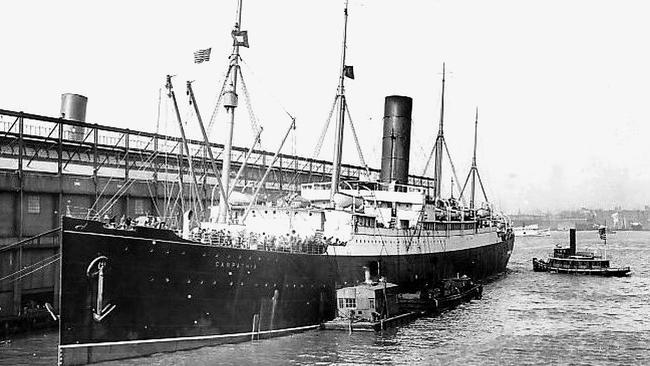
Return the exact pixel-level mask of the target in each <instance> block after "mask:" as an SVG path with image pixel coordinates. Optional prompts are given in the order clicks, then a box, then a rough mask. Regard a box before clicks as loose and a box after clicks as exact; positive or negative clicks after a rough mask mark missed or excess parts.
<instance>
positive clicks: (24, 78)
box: [0, 0, 650, 213]
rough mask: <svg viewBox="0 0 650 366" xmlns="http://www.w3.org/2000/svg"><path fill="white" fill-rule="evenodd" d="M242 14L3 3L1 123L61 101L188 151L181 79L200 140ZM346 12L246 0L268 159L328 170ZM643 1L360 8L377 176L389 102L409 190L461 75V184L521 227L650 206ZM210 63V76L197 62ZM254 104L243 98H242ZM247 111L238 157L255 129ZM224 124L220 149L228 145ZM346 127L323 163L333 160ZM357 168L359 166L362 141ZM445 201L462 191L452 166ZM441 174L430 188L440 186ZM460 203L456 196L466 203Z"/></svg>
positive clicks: (195, 8)
mask: <svg viewBox="0 0 650 366" xmlns="http://www.w3.org/2000/svg"><path fill="white" fill-rule="evenodd" d="M236 5H237V3H236V1H235V0H220V1H184V2H174V1H156V2H133V1H121V0H116V1H111V2H89V1H67V0H63V1H57V2H51V1H29V0H28V1H5V2H0V14H2V15H1V20H0V34H1V35H2V37H1V38H0V45H1V46H2V48H1V49H2V57H1V58H0V108H2V109H10V110H22V111H25V112H29V113H35V114H43V115H48V116H57V117H58V115H59V108H60V95H61V94H62V93H78V94H82V95H85V96H87V97H88V98H89V101H88V111H87V122H91V123H99V124H105V125H111V126H116V127H125V128H131V129H135V130H146V131H155V130H156V128H158V131H159V132H160V133H164V134H172V135H177V134H178V131H177V127H175V120H174V115H173V111H172V109H171V104H170V103H169V100H168V98H166V96H165V93H164V90H163V92H162V97H161V99H160V106H161V107H160V108H159V107H158V102H159V95H160V94H159V93H160V89H161V88H163V87H164V81H165V75H167V74H171V75H176V76H175V77H174V79H173V80H174V83H175V90H176V94H177V97H178V99H179V104H180V108H181V114H182V116H183V119H184V120H185V121H186V123H187V125H188V126H189V127H188V130H190V133H189V134H190V135H191V136H192V137H197V138H198V137H199V131H198V128H196V127H195V126H196V124H195V122H194V121H195V120H194V116H193V114H192V112H191V109H190V108H189V105H188V103H187V97H186V95H185V82H186V81H187V80H194V84H193V85H194V89H195V93H196V97H197V102H198V105H199V107H200V109H201V114H202V116H203V119H204V120H209V117H210V116H211V115H212V113H213V110H214V106H215V102H216V98H217V95H218V93H219V90H220V88H221V84H222V83H223V78H224V74H225V71H226V68H227V64H228V56H229V55H230V53H231V51H232V47H231V46H232V38H231V36H230V31H231V30H232V27H233V24H234V21H235V11H236ZM343 5H344V1H343V0H341V1H338V0H337V1H332V0H327V1H324V0H323V1H304V0H302V1H299V0H276V1H265V0H244V4H243V14H242V17H243V20H242V28H243V29H245V30H248V32H249V42H250V46H251V47H250V48H248V49H242V51H241V55H242V59H243V60H244V63H243V64H242V72H243V75H244V80H245V82H246V85H247V89H248V92H249V95H250V104H251V106H252V107H251V108H252V110H253V111H254V115H255V116H257V119H258V120H259V124H260V125H262V126H263V127H264V133H263V135H262V148H264V149H265V150H269V151H275V150H276V149H277V148H278V146H279V144H280V141H281V138H282V135H283V134H284V133H285V131H286V128H287V127H288V126H289V124H290V118H289V117H288V114H290V115H292V116H294V117H295V118H296V123H297V128H296V130H295V131H294V132H293V133H292V135H290V138H289V140H288V142H287V143H286V144H285V146H284V148H283V152H284V153H290V154H291V153H296V154H299V155H303V156H309V157H311V156H313V154H314V146H316V144H317V141H318V138H319V136H320V132H321V130H322V128H323V126H324V123H325V121H326V119H327V116H328V112H329V110H330V107H331V105H332V102H333V100H334V97H335V95H336V87H337V83H338V74H339V68H340V57H341V42H342V33H343ZM647 10H648V5H647V4H646V3H645V2H643V1H634V0H631V1H624V2H621V1H571V2H567V1H559V0H549V1H507V0H495V1H415V0H403V1H399V2H397V1H388V0H385V1H384V0H350V4H349V21H348V43H347V46H348V47H347V60H346V63H347V64H348V65H353V66H354V71H355V79H354V80H350V79H347V80H346V96H347V101H348V105H349V108H350V112H351V116H352V121H353V123H354V126H355V128H356V130H357V132H358V134H359V140H360V145H361V149H362V151H363V154H364V157H365V160H366V161H367V162H368V164H369V165H370V166H371V167H379V166H380V157H381V147H380V146H381V144H380V141H381V125H382V117H383V103H384V97H385V96H388V95H406V96H410V97H412V98H413V100H414V101H413V130H412V143H411V169H410V170H411V174H417V175H422V174H423V168H424V165H425V162H426V158H427V156H428V155H429V153H430V152H431V149H432V147H433V144H434V140H435V137H436V134H437V128H438V120H439V116H440V87H441V77H442V75H441V71H442V64H443V63H445V64H446V69H447V83H446V90H445V116H444V123H445V138H446V141H447V144H448V146H449V150H450V153H451V155H452V159H453V163H454V166H455V168H456V170H457V173H458V176H459V179H461V180H463V181H464V179H465V176H466V175H467V172H468V169H469V167H470V164H471V154H472V146H473V128H474V114H475V109H476V108H477V107H478V108H479V125H478V129H479V135H478V136H479V138H478V140H479V141H478V152H477V154H478V157H477V161H478V168H479V172H480V174H481V177H482V180H483V182H484V184H485V186H486V189H487V194H488V198H489V199H490V201H491V202H493V203H494V204H496V205H497V206H498V207H500V208H501V209H503V210H504V211H506V212H510V213H516V212H527V213H528V212H546V211H557V210H563V209H573V208H580V207H590V208H603V209H610V208H613V207H616V206H622V207H625V208H633V209H637V208H643V207H644V206H645V205H650V189H649V187H650V159H649V157H648V156H649V155H650V144H648V140H649V138H650V123H648V122H650V121H649V120H650V118H649V117H648V116H649V112H648V107H647V105H648V101H650V68H649V67H648V65H650V52H648V47H647V35H648V34H650V22H648V21H647V19H646V18H647V14H648V11H647ZM208 47H211V48H212V58H211V60H210V62H207V63H203V64H198V65H197V64H194V63H193V59H192V53H193V51H195V50H197V49H202V48H208ZM240 94H241V93H240ZM247 110H248V108H247V107H246V103H244V100H243V98H241V96H240V107H239V108H238V114H237V120H236V130H235V136H234V143H235V144H236V145H239V146H248V145H249V144H250V141H251V139H252V133H253V132H252V128H251V122H250V117H249V113H248V112H247ZM226 121H227V118H226V115H225V113H224V111H223V109H222V108H219V109H218V110H217V114H216V119H215V123H214V128H213V129H212V130H211V133H210V136H211V139H212V140H213V141H214V142H218V143H223V142H224V135H225V132H224V131H225V124H226ZM334 124H335V122H334V120H332V122H331V124H330V127H329V129H328V134H327V135H326V138H325V141H324V144H323V148H322V150H321V152H320V154H319V155H318V158H321V159H326V160H331V159H332V151H333V149H332V148H333V130H334ZM344 139H345V141H344V144H345V147H344V157H343V161H344V162H348V163H352V164H358V163H359V161H360V160H359V157H358V154H357V150H356V148H355V145H354V143H353V139H352V135H351V134H350V130H349V129H347V130H346V135H345V138H344ZM446 164H447V165H445V167H444V168H443V174H444V175H445V178H444V179H445V181H444V184H443V186H444V188H443V189H444V190H445V191H447V192H448V191H450V187H449V186H450V182H449V180H450V175H449V172H450V167H449V165H448V163H446ZM432 174H433V169H429V171H427V172H426V175H432ZM455 194H458V192H457V191H456V192H455Z"/></svg>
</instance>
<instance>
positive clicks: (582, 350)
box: [0, 232, 650, 366]
mask: <svg viewBox="0 0 650 366" xmlns="http://www.w3.org/2000/svg"><path fill="white" fill-rule="evenodd" d="M577 235H578V241H579V242H580V243H581V246H584V247H589V246H597V245H600V242H599V240H600V239H598V236H597V235H594V232H578V234H577ZM563 240H566V233H562V232H553V233H552V237H551V238H543V237H541V238H535V237H533V238H524V239H521V240H519V242H518V244H517V249H516V250H515V251H514V252H513V254H512V257H511V260H510V263H509V265H508V267H509V272H508V274H507V275H506V276H504V277H502V278H500V279H499V280H497V281H494V282H492V283H489V284H487V285H486V286H485V287H484V291H483V298H482V300H480V301H472V302H471V303H468V304H464V305H461V306H460V307H458V308H456V309H454V310H451V311H447V312H445V313H443V314H442V315H440V316H437V317H430V318H421V319H418V320H416V321H414V322H412V323H410V324H407V325H405V326H402V327H400V328H397V329H393V330H388V331H385V332H379V333H352V335H348V334H347V333H346V332H326V331H309V332H305V333H301V334H295V335H293V336H286V337H280V338H273V339H266V340H261V341H255V342H245V343H240V344H224V345H220V346H216V347H206V348H201V349H197V350H189V351H179V352H175V353H165V354H156V355H153V356H151V357H142V358H135V359H130V360H119V361H111V362H106V363H100V364H98V365H104V366H116V365H199V366H201V365H205V366H207V365H216V364H225V365H228V364H233V365H243V364H264V365H267V364H273V365H275V364H304V365H307V364H314V363H322V364H332V363H336V364H353V363H354V364H357V363H358V364H382V363H383V364H402V365H407V364H434V365H435V364H440V365H448V364H456V365H467V364H469V365H478V364H480V365H519V364H523V363H526V364H566V363H583V364H627V365H629V364H639V365H647V364H650V269H649V268H648V267H647V266H645V265H644V264H645V263H644V261H645V259H644V258H648V257H650V246H648V245H647V244H646V243H647V242H648V241H650V233H648V232H621V233H619V234H618V235H617V238H616V239H615V240H611V242H610V241H608V251H609V253H610V254H611V255H612V257H614V258H616V262H617V263H618V262H619V261H620V263H626V264H629V265H630V266H632V267H633V268H635V272H634V274H633V275H632V276H631V277H627V278H602V277H590V276H549V275H548V274H546V273H536V272H533V271H532V269H531V267H530V258H532V257H535V256H537V257H541V256H543V255H544V254H546V253H547V251H548V248H549V246H551V245H552V244H553V243H555V242H558V241H563ZM56 342H57V339H56V334H55V333H49V334H48V336H47V337H44V336H43V334H37V335H33V336H31V337H29V338H23V339H15V340H13V342H12V343H11V344H9V345H0V365H3V366H5V365H52V364H54V363H55V361H56ZM34 354H36V355H34Z"/></svg>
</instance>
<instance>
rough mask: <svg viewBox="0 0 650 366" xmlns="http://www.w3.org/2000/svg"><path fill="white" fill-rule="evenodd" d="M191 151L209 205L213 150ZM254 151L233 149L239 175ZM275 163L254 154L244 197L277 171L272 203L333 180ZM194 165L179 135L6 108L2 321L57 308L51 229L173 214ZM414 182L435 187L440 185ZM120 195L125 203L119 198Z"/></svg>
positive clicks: (298, 162)
mask: <svg viewBox="0 0 650 366" xmlns="http://www.w3.org/2000/svg"><path fill="white" fill-rule="evenodd" d="M187 143H188V146H189V150H190V151H191V152H192V157H191V164H192V167H193V171H194V172H195V173H196V174H198V181H199V185H200V186H201V187H200V189H201V190H202V195H201V196H202V197H203V201H204V202H203V206H208V205H210V201H211V198H212V196H213V194H212V192H213V191H214V190H215V189H214V188H215V184H216V182H217V179H216V176H215V175H214V173H213V169H212V167H211V166H210V161H209V159H208V156H207V155H208V154H207V150H206V149H205V148H204V146H205V145H204V142H203V141H198V140H191V139H190V140H188V141H187ZM211 150H212V153H213V155H214V157H215V159H216V163H217V166H218V167H219V168H220V169H221V167H222V162H223V159H224V146H223V145H221V144H215V143H212V144H211ZM247 152H248V148H246V147H232V151H231V156H230V157H231V171H230V174H231V175H232V176H233V177H234V176H235V175H236V173H237V172H238V170H239V169H240V167H241V166H242V165H244V162H245V157H246V155H247ZM273 155H274V153H273V152H268V151H263V150H253V151H252V153H251V154H250V156H249V158H248V161H247V163H246V164H245V168H244V169H243V171H242V175H241V180H240V181H239V182H238V183H237V185H236V187H235V188H236V190H238V191H239V190H244V189H245V188H247V187H248V190H251V188H254V184H256V183H257V182H258V181H259V180H260V178H261V177H262V176H263V175H264V173H265V171H266V170H267V168H268V167H269V165H271V164H272V166H271V173H270V174H269V176H268V178H267V180H266V182H265V185H264V186H263V187H262V192H263V193H266V194H268V195H269V196H272V195H276V194H277V195H280V194H283V193H284V194H286V193H291V192H298V191H299V188H300V184H302V183H306V182H314V181H329V180H331V174H332V171H333V167H332V163H331V162H330V161H325V160H318V159H311V158H306V157H301V156H297V155H287V154H279V158H278V159H277V160H276V161H275V163H273ZM189 162H190V159H188V157H187V154H186V153H185V152H184V148H183V142H182V139H181V138H180V137H175V136H166V135H160V134H156V133H152V132H146V131H137V130H130V129H122V128H116V127H111V126H106V125H99V124H96V123H86V122H80V121H76V120H70V119H64V118H54V117H47V116H41V115H35V114H30V113H24V112H17V111H11V110H5V109H0V213H1V214H2V217H3V220H2V221H1V222H0V319H3V318H5V317H15V316H22V315H23V314H25V313H26V311H29V310H30V309H31V307H38V308H39V309H40V307H41V306H42V305H43V304H44V303H45V302H50V303H53V304H55V303H56V302H55V301H54V299H56V298H57V292H58V283H57V282H58V275H56V273H58V261H57V260H58V257H57V255H58V248H59V247H58V246H59V242H58V234H57V233H56V232H55V231H52V230H53V229H56V228H57V227H58V226H59V222H60V219H61V216H62V215H74V216H86V215H87V214H89V213H90V214H93V213H94V212H97V211H99V209H101V208H102V207H107V206H110V207H109V208H107V209H106V210H105V211H106V215H108V216H110V217H113V216H117V217H121V216H122V215H125V216H130V217H136V216H139V215H145V214H152V215H158V216H164V215H165V211H166V208H167V206H169V201H170V200H169V198H170V197H174V196H176V197H178V196H181V197H182V200H186V199H188V198H189V196H188V192H190V189H189V185H190V182H191V181H192V179H190V173H189V172H190V168H189V167H190V163H189ZM179 172H180V174H179ZM368 172H369V173H370V179H378V178H379V175H380V170H379V169H372V168H370V169H368V170H367V169H366V167H362V166H356V165H349V164H343V165H342V166H341V171H340V174H341V179H342V180H355V179H359V178H360V177H362V176H366V175H367V173H368ZM179 180H180V182H182V184H180V183H179ZM408 180H409V184H413V185H419V186H424V187H433V178H427V177H424V176H409V178H408ZM181 187H182V188H181ZM179 189H182V193H181V194H180V195H179ZM117 193H121V194H120V195H119V198H118V199H116V200H114V201H113V200H111V198H112V197H113V196H115V195H116V194H117ZM218 196H219V195H218V193H217V194H216V195H214V197H215V200H216V199H217V197H218ZM108 203H110V205H108ZM44 233H45V234H47V235H42V234H44ZM30 238H33V239H30ZM28 239H29V240H28ZM16 243H20V245H13V244H16Z"/></svg>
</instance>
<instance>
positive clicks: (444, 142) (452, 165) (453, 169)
mask: <svg viewBox="0 0 650 366" xmlns="http://www.w3.org/2000/svg"><path fill="white" fill-rule="evenodd" d="M442 142H443V145H444V146H445V151H447V157H448V158H449V165H451V171H452V172H453V173H454V179H455V182H454V183H456V187H458V192H460V189H461V188H460V184H459V183H458V175H456V168H455V167H454V162H453V161H452V160H451V154H449V148H448V147H447V142H446V141H445V140H442ZM460 199H461V202H462V203H463V206H466V204H465V198H464V197H460Z"/></svg>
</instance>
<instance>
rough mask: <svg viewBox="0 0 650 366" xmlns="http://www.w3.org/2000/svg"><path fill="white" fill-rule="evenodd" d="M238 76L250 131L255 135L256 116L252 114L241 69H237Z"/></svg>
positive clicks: (249, 98) (257, 129)
mask: <svg viewBox="0 0 650 366" xmlns="http://www.w3.org/2000/svg"><path fill="white" fill-rule="evenodd" d="M239 76H240V79H241V87H242V90H243V91H244V99H245V100H244V101H245V103H246V110H247V111H248V118H249V120H250V123H251V129H252V130H253V134H257V133H258V132H259V130H260V127H259V124H258V123H257V121H258V119H257V116H256V115H255V112H253V106H252V102H251V96H250V94H249V93H248V88H247V87H246V82H245V81H244V74H242V72H241V68H240V69H239Z"/></svg>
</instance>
